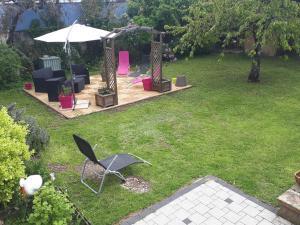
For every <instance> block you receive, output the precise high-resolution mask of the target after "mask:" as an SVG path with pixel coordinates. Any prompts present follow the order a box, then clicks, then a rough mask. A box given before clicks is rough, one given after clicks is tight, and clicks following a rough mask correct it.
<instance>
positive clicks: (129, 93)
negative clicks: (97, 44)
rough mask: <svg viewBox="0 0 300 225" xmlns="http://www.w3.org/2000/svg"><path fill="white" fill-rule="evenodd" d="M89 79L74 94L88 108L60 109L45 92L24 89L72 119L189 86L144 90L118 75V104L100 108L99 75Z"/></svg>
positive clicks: (141, 86)
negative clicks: (98, 93)
mask: <svg viewBox="0 0 300 225" xmlns="http://www.w3.org/2000/svg"><path fill="white" fill-rule="evenodd" d="M90 79H91V84H90V85H85V88H84V90H82V91H81V93H79V94H76V99H78V100H89V101H90V106H89V107H88V109H75V110H71V109H70V110H61V109H60V104H59V102H49V101H48V95H47V94H46V93H37V92H35V91H34V89H33V90H24V91H25V92H26V93H28V94H29V95H31V96H32V97H34V98H35V99H37V100H39V101H40V102H42V103H44V104H45V105H47V106H48V107H49V108H51V109H52V110H54V111H56V112H57V113H59V114H61V115H62V116H64V117H65V118H68V119H72V118H76V117H78V116H83V115H88V114H91V113H95V112H101V111H105V110H111V109H114V108H118V107H122V106H126V105H129V104H133V103H136V102H139V101H143V100H147V99H151V98H154V97H158V96H160V95H164V94H169V93H173V92H176V91H180V90H184V89H187V88H190V87H191V85H188V86H186V87H176V86H175V85H173V84H172V90H171V91H168V92H164V93H159V92H155V91H144V89H143V84H142V83H138V84H134V85H132V84H131V80H133V79H134V78H132V77H118V78H117V79H118V94H119V104H118V105H115V106H112V107H108V108H102V107H100V106H97V105H96V104H95V93H96V92H97V90H98V88H99V87H100V85H101V83H102V82H101V78H100V76H91V77H90Z"/></svg>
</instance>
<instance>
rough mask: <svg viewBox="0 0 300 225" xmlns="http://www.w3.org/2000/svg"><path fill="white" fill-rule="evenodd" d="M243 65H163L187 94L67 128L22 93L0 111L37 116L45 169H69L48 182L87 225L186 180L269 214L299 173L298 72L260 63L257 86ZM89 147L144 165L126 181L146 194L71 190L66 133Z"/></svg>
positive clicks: (73, 171) (208, 59) (243, 60)
mask: <svg viewBox="0 0 300 225" xmlns="http://www.w3.org/2000/svg"><path fill="white" fill-rule="evenodd" d="M249 68H250V61H249V59H248V58H247V57H245V56H240V55H228V56H226V57H225V58H224V60H223V61H221V62H218V55H210V56H204V57H199V58H195V59H192V60H189V61H186V60H182V61H178V62H176V63H174V64H169V65H166V67H165V68H164V71H165V74H166V76H168V77H174V76H176V75H179V74H185V75H186V76H187V78H188V81H189V83H190V84H192V85H193V88H191V89H189V90H186V91H182V92H179V93H176V94H172V95H166V96H162V97H159V98H157V99H155V100H151V101H146V102H142V103H139V104H136V105H132V106H129V107H127V108H123V109H121V110H119V111H114V112H104V113H96V114H92V115H89V116H83V117H79V118H78V119H74V120H66V119H63V118H61V117H59V116H58V115H57V114H55V113H53V112H51V111H48V110H47V108H46V107H45V106H43V105H42V104H40V103H38V102H37V101H35V100H33V99H32V98H31V97H29V96H26V95H25V94H24V93H23V92H22V91H21V90H17V89H14V90H10V91H2V92H0V104H4V105H6V104H8V103H9V102H17V103H18V106H19V107H20V106H21V107H26V109H27V113H28V114H32V115H34V116H36V117H37V119H38V120H39V122H40V123H41V124H42V125H43V126H45V127H46V128H47V129H48V131H49V133H50V136H51V144H50V146H49V148H48V149H47V150H46V151H45V152H44V153H43V155H42V160H43V161H44V163H45V164H48V163H51V164H62V165H66V166H67V167H68V168H67V170H66V171H64V172H62V173H59V174H57V182H58V183H59V184H60V185H61V186H62V187H64V188H65V189H67V191H68V193H69V195H70V196H71V199H72V200H73V201H74V203H75V204H76V205H77V206H78V207H79V208H80V209H81V210H82V212H83V213H84V214H85V215H86V217H87V218H88V219H89V220H90V221H91V222H92V223H93V224H101V225H104V224H114V223H117V222H118V221H120V220H121V219H122V218H124V217H126V216H128V215H129V214H130V213H133V212H135V211H138V210H140V209H142V208H145V207H148V206H150V205H151V204H153V203H155V202H158V201H160V200H162V199H164V198H166V197H168V196H170V195H171V194H172V193H174V192H175V191H176V190H178V189H179V188H181V187H183V186H185V185H187V184H189V183H190V182H192V181H193V180H194V179H197V178H199V177H202V176H205V175H215V176H217V177H220V178H221V179H224V180H226V181H227V182H229V183H231V184H233V185H235V186H237V187H238V188H240V189H241V190H243V191H244V192H246V193H248V194H250V195H253V196H256V197H257V198H259V199H260V200H262V201H265V202H267V203H270V204H272V205H274V206H276V197H277V196H278V195H280V194H281V193H282V192H283V191H285V190H286V189H288V188H289V187H290V186H291V185H292V184H293V183H294V178H293V173H294V172H295V171H296V170H298V169H300V168H299V165H300V164H299V162H300V151H299V142H300V120H299V118H300V64H299V62H298V60H296V59H290V60H289V61H287V62H284V61H282V60H280V59H269V58H266V59H264V60H263V62H262V77H261V82H260V83H259V84H252V83H247V81H246V79H247V75H248V72H249ZM73 133H76V134H79V135H81V136H82V137H84V138H86V139H87V140H89V141H90V142H91V144H95V143H98V150H97V151H96V153H97V155H98V157H99V158H103V157H105V156H108V155H110V154H113V153H118V152H131V153H133V154H136V155H138V156H141V157H143V158H145V159H146V160H148V161H150V162H151V163H152V164H153V166H152V167H150V166H147V165H135V166H132V167H130V168H128V169H126V170H125V171H123V172H124V173H125V175H126V176H130V175H134V176H140V177H142V178H143V179H145V180H147V181H150V182H151V191H150V192H149V193H146V194H135V193H132V192H130V191H127V190H125V189H123V188H122V187H120V185H119V184H120V182H119V180H118V179H116V178H115V177H110V178H109V179H107V182H106V183H105V186H104V192H103V193H102V194H101V195H100V196H96V195H94V194H93V193H92V192H91V191H89V190H88V189H87V188H85V187H84V186H83V185H81V184H80V181H79V172H78V166H79V165H81V164H82V161H83V160H84V157H83V156H82V155H81V154H80V153H79V151H78V149H77V148H76V146H75V144H74V142H73V139H72V134H73Z"/></svg>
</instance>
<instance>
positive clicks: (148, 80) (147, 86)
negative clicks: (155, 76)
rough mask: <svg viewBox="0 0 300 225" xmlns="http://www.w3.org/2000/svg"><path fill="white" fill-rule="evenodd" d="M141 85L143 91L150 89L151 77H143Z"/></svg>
mask: <svg viewBox="0 0 300 225" xmlns="http://www.w3.org/2000/svg"><path fill="white" fill-rule="evenodd" d="M143 86H144V90H145V91H152V78H145V79H143Z"/></svg>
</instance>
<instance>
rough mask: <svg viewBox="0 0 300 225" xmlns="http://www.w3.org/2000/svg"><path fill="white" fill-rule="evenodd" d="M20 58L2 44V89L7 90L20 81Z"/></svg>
mask: <svg viewBox="0 0 300 225" xmlns="http://www.w3.org/2000/svg"><path fill="white" fill-rule="evenodd" d="M21 65H22V64H21V59H20V56H19V55H18V54H17V53H16V52H15V51H14V50H13V49H12V48H10V47H8V46H7V45H5V44H0V89H5V88H7V87H9V86H10V85H12V84H15V83H16V82H18V81H19V80H20V69H21V68H22V66H21Z"/></svg>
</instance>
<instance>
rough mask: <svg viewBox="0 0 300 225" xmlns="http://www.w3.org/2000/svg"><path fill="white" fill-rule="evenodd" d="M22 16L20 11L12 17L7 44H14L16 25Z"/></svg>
mask: <svg viewBox="0 0 300 225" xmlns="http://www.w3.org/2000/svg"><path fill="white" fill-rule="evenodd" d="M20 16H21V11H20V12H18V13H17V14H16V15H15V16H14V17H13V19H12V22H11V25H10V28H9V31H8V38H7V40H6V44H8V45H13V44H14V39H15V32H16V27H17V24H18V20H19V17H20Z"/></svg>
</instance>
